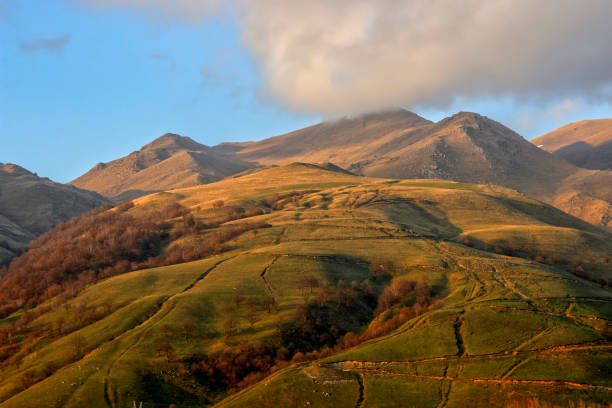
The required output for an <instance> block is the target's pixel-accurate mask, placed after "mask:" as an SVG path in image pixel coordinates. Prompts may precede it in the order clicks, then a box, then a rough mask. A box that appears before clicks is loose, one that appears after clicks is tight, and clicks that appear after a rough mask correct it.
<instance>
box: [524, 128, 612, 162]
mask: <svg viewBox="0 0 612 408" xmlns="http://www.w3.org/2000/svg"><path fill="white" fill-rule="evenodd" d="M531 143H533V144H534V145H536V146H538V147H540V148H541V149H543V150H546V151H547V152H551V153H553V154H555V155H557V156H559V157H562V158H564V159H565V160H567V161H568V162H570V163H573V164H575V165H576V166H578V167H583V168H586V169H592V170H612V119H595V120H581V121H578V122H573V123H569V124H567V125H565V126H562V127H560V128H559V129H556V130H553V131H552V132H549V133H547V134H545V135H542V136H540V137H537V138H535V139H533V140H532V141H531Z"/></svg>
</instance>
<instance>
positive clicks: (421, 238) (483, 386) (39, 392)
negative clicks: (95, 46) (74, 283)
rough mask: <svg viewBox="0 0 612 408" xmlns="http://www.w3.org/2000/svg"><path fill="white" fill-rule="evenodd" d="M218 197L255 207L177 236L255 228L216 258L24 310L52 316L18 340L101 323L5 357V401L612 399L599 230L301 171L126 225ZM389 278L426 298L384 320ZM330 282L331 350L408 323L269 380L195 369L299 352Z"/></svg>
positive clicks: (511, 202) (489, 192)
mask: <svg viewBox="0 0 612 408" xmlns="http://www.w3.org/2000/svg"><path fill="white" fill-rule="evenodd" d="M313 180H314V181H313ZM271 199H272V200H271ZM219 200H223V204H222V205H223V206H225V207H229V206H235V207H239V208H243V209H245V211H248V210H249V209H253V208H256V209H258V210H259V211H257V212H253V214H254V215H252V216H244V217H242V218H239V219H235V220H232V221H227V222H226V223H224V224H222V225H220V226H218V227H215V228H216V229H215V230H212V231H209V230H207V231H205V232H202V233H198V234H194V235H193V236H188V237H183V238H181V240H182V241H181V242H192V243H198V242H202V241H205V240H206V239H207V234H209V233H214V232H215V231H216V230H222V229H223V228H228V227H229V226H236V225H241V224H245V223H255V222H257V223H259V224H257V225H262V227H260V228H257V229H251V230H248V231H247V232H244V233H243V234H241V235H239V236H237V237H235V238H233V239H232V240H231V241H229V242H228V244H229V247H228V248H227V249H226V250H225V251H223V252H221V253H219V254H217V255H214V256H210V257H208V258H205V259H202V260H198V261H194V262H187V263H182V264H176V265H171V266H165V267H159V268H153V269H144V270H139V271H135V272H130V273H126V274H123V275H119V276H115V277H112V278H109V279H106V280H102V281H100V282H97V283H95V284H93V285H90V286H88V287H87V288H86V289H85V290H83V291H82V292H80V293H79V294H78V295H77V296H76V297H74V298H70V299H68V300H65V299H59V298H57V299H52V300H50V301H48V302H47V303H46V304H45V305H40V306H38V307H45V306H53V307H49V310H48V311H47V312H45V313H42V314H40V316H38V317H37V318H36V319H35V320H33V321H31V322H29V323H28V324H29V327H31V328H32V330H34V328H35V327H54V325H59V324H60V322H62V321H64V320H65V319H70V318H74V316H75V315H74V311H75V310H79V308H83V307H87V308H89V309H95V310H98V309H99V310H101V311H104V312H103V313H102V312H101V314H100V318H99V319H97V320H96V321H95V322H91V323H88V324H86V325H83V326H82V327H80V328H78V329H76V330H74V331H72V332H70V333H62V334H53V333H54V332H45V333H47V334H45V335H41V336H34V335H31V336H22V338H19V339H15V340H14V342H15V344H17V345H18V347H16V348H15V350H16V351H15V352H16V353H19V356H18V358H14V359H12V360H9V362H8V363H5V364H4V365H3V366H2V369H1V371H0V401H2V402H1V403H0V407H2V408H4V407H41V406H45V407H60V406H62V407H81V406H88V407H131V406H132V404H133V402H134V401H137V402H140V401H143V402H144V404H143V407H167V406H168V405H169V404H171V403H175V404H176V406H178V407H196V406H205V405H214V404H218V406H219V407H244V406H249V407H269V406H277V407H292V406H295V407H303V406H316V407H326V406H328V407H397V406H402V407H409V406H415V407H463V406H470V407H480V406H482V407H496V406H500V407H503V406H507V405H508V404H512V403H521V401H529V400H530V399H533V398H537V399H538V400H539V401H542V402H545V403H556V404H559V405H562V406H563V405H567V404H568V403H569V402H568V401H572V402H576V403H577V402H580V401H583V402H585V403H589V404H601V405H604V404H607V403H609V402H610V401H611V400H612V353H611V351H612V290H611V288H610V287H609V286H607V285H606V284H605V281H606V280H608V282H609V279H610V278H612V265H611V264H610V263H609V258H607V257H606V255H608V254H612V236H611V235H610V234H607V233H605V232H603V231H600V230H598V229H596V228H595V227H593V226H591V225H589V224H586V223H584V222H582V221H580V220H578V219H576V218H573V217H571V216H569V215H566V214H564V213H562V212H560V211H558V210H556V209H554V208H552V207H550V206H548V205H545V204H542V203H540V202H538V201H535V200H531V199H529V198H526V197H524V196H522V195H521V194H519V193H517V192H515V191H513V190H509V189H504V188H500V187H496V186H483V185H471V184H461V183H453V182H448V181H435V180H434V181H432V180H426V181H422V180H403V181H398V180H384V179H370V178H363V177H357V176H353V175H350V174H347V173H345V172H342V171H340V170H339V169H336V168H333V167H329V166H327V167H326V166H315V165H304V164H294V165H290V166H284V167H276V168H270V169H264V170H258V171H251V172H247V173H245V174H242V175H239V176H236V177H235V178H231V179H227V180H223V181H221V182H218V183H214V184H210V185H205V186H200V187H193V188H188V189H181V190H172V191H169V192H165V193H158V194H153V195H151V196H146V197H142V198H139V199H136V200H135V201H134V204H135V206H134V207H133V208H131V209H130V210H129V212H130V213H131V214H133V215H134V216H140V215H143V214H146V213H147V212H149V211H151V210H152V209H155V208H160V207H162V206H165V205H168V204H172V203H179V204H181V205H182V206H184V207H186V208H188V209H189V210H190V212H191V214H193V215H194V216H195V217H196V218H197V219H199V220H202V221H203V222H207V221H209V220H210V219H213V218H214V217H216V216H217V215H218V212H219V211H221V210H220V209H219V207H220V206H221V205H220V204H218V201H219ZM266 200H267V201H266ZM271 202H272V203H273V204H270V203H271ZM215 203H217V204H215ZM266 203H267V204H266ZM111 211H112V210H111ZM174 244H177V243H173V244H171V245H174ZM577 254H578V255H579V256H580V258H581V259H580V260H579V261H577V260H576V257H577ZM577 262H579V264H580V265H579V266H580V269H581V270H582V272H583V273H582V274H580V273H578V274H577V273H576V272H575V268H576V266H577ZM304 278H309V279H310V281H309V282H311V283H310V286H308V283H305V281H304ZM401 281H410V282H414V283H416V284H417V287H425V288H426V289H423V291H425V292H426V293H427V294H428V295H427V296H428V299H429V300H428V301H427V302H425V301H422V300H419V296H420V295H419V292H418V290H414V292H409V293H408V295H407V296H405V297H404V298H401V299H399V298H398V299H396V300H395V301H394V302H390V303H389V304H387V305H386V306H385V308H381V299H382V297H383V296H382V294H384V293H385V288H388V287H391V286H392V285H395V284H397V285H399V283H398V282H400V283H401ZM312 282H316V284H315V283H312ZM418 285H420V286H418ZM413 286H414V285H413ZM364 288H367V290H366V289H364ZM340 289H342V290H343V291H344V292H343V293H348V294H354V297H355V299H354V301H355V303H354V304H351V305H349V306H346V308H347V309H346V310H351V311H353V312H351V313H345V314H344V315H342V316H341V317H338V316H335V317H334V319H336V320H334V325H333V327H332V326H330V327H329V332H330V333H331V334H330V336H331V338H333V339H334V341H336V340H338V342H340V341H341V339H342V338H343V336H344V337H346V336H345V333H347V332H353V333H355V334H356V335H359V334H360V333H363V332H366V331H367V330H368V329H370V330H373V328H375V327H379V326H381V325H383V324H384V323H385V322H386V321H390V320H392V319H394V318H398V316H400V315H401V314H402V313H404V312H405V311H406V310H410V311H411V312H410V313H413V314H411V315H410V316H409V318H405V319H404V320H403V321H402V323H401V324H399V325H398V327H397V328H395V329H392V330H387V331H386V332H381V333H380V335H378V336H370V337H371V338H369V339H368V340H366V341H363V342H361V343H360V344H357V345H356V346H353V347H349V346H348V345H347V346H346V347H336V349H334V352H333V353H327V355H324V354H322V353H320V354H318V357H319V359H317V360H314V361H304V360H308V358H307V357H306V358H297V357H296V356H295V355H294V356H293V358H291V356H289V358H286V359H285V361H288V362H286V363H284V364H281V363H279V362H278V361H280V360H282V359H281V358H280V357H278V356H279V355H280V354H278V355H277V357H275V358H277V359H278V361H277V363H276V365H275V366H274V368H273V369H271V370H270V371H269V372H266V374H268V373H271V374H270V375H268V376H267V377H266V378H264V379H263V380H261V381H258V382H257V381H256V380H258V379H259V378H257V379H255V380H253V381H251V383H253V382H255V384H254V385H252V386H250V387H248V388H246V389H244V390H242V391H240V392H230V390H229V389H228V388H227V387H222V386H219V385H218V384H217V385H215V384H213V383H210V381H208V380H206V378H203V377H202V374H201V372H199V371H197V370H196V367H197V364H196V363H194V361H200V360H197V359H198V358H201V357H198V356H201V355H214V354H215V353H220V352H223V351H224V350H227V349H231V348H232V347H237V346H239V345H244V344H247V343H253V342H261V343H265V344H269V345H272V346H273V347H275V349H278V350H281V348H284V349H289V350H294V351H303V352H304V353H303V354H307V353H306V352H307V351H308V350H306V349H303V350H302V349H300V345H299V344H297V343H296V341H295V339H294V340H291V338H290V340H291V341H290V340H287V338H288V337H287V335H286V333H287V332H286V331H284V330H286V329H285V327H287V325H291V324H297V325H299V323H300V321H299V319H300V317H299V316H300V315H299V313H298V311H299V310H302V309H303V308H305V307H311V308H314V309H313V310H318V311H320V310H323V309H321V308H322V306H321V305H322V304H324V305H327V304H329V303H324V302H327V300H325V301H324V300H321V299H322V296H323V295H324V294H325V293H326V292H325V291H326V290H327V291H330V293H332V294H333V293H336V292H334V290H340ZM364 293H368V294H369V296H374V299H375V300H376V298H378V306H377V307H376V309H374V307H372V308H370V309H368V308H367V307H365V306H363V302H362V299H361V298H360V296H361V295H362V294H364ZM330 296H332V295H330ZM351 296H353V295H351ZM349 297H350V296H349ZM317 302H318V303H317ZM317 304H318V306H317ZM309 305H310V306H309ZM374 306H376V304H375V305H374ZM317 307H319V309H317ZM351 308H352V309H351ZM325 310H328V309H325ZM342 310H344V309H342ZM21 314H23V311H20V312H18V313H16V314H14V315H12V316H10V317H8V318H7V319H5V320H4V321H2V322H0V327H1V326H2V324H5V323H8V322H11V321H16V320H17V319H19V318H20V316H21ZM321 316H325V315H324V314H322V315H321ZM334 331H335V332H334ZM333 333H336V334H333ZM160 344H161V346H160ZM292 347H293V349H292ZM318 351H320V350H317V352H318ZM279 353H280V352H279ZM75 356H77V357H75ZM283 367H284V368H283ZM40 373H44V375H40ZM198 373H200V374H198ZM32 378H35V379H34V380H31V379H32ZM28 379H30V381H27V380H28Z"/></svg>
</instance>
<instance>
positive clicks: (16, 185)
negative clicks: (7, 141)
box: [0, 163, 109, 262]
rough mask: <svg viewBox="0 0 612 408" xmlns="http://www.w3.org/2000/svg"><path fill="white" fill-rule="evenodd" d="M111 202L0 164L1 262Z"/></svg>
mask: <svg viewBox="0 0 612 408" xmlns="http://www.w3.org/2000/svg"><path fill="white" fill-rule="evenodd" d="M107 203H109V201H108V200H107V199H105V198H104V197H102V196H100V195H99V194H97V193H95V192H93V191H86V190H82V189H79V188H77V187H74V186H71V185H67V184H61V183H56V182H54V181H52V180H50V179H48V178H42V177H38V176H37V175H36V174H35V173H32V172H30V171H29V170H27V169H25V168H23V167H21V166H19V165H16V164H12V163H0V241H1V242H0V262H3V261H6V260H8V259H9V258H10V257H12V256H13V255H14V254H15V253H16V251H18V250H19V248H24V247H26V246H27V244H28V243H29V242H30V241H31V240H33V239H34V238H36V237H38V236H40V235H41V234H43V233H44V232H47V231H49V230H50V229H51V228H53V227H54V226H55V225H56V224H57V223H59V222H63V221H67V220H69V219H70V218H72V217H74V216H76V215H79V214H82V213H84V212H87V211H89V210H92V209H93V208H95V207H98V206H100V205H103V204H107Z"/></svg>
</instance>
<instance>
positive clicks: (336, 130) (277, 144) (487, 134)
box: [72, 109, 612, 227]
mask: <svg viewBox="0 0 612 408" xmlns="http://www.w3.org/2000/svg"><path fill="white" fill-rule="evenodd" d="M296 161H299V162H307V163H323V162H330V163H333V164H335V165H338V166H340V167H342V168H344V169H347V170H349V171H351V172H353V173H355V174H359V175H365V176H372V177H389V178H402V179H412V178H438V179H447V180H455V181H462V182H470V183H484V184H496V185H501V186H505V187H510V188H514V189H517V190H519V191H521V192H523V193H525V194H527V195H530V196H532V197H534V198H537V199H540V200H543V201H546V202H548V203H551V204H553V205H555V206H557V207H558V208H560V209H562V210H564V211H568V212H570V213H571V214H574V215H577V216H579V217H581V218H583V219H585V220H588V221H589V222H591V223H593V224H595V225H598V226H603V227H610V226H611V225H612V223H611V222H612V171H603V172H597V171H593V170H587V169H581V168H578V167H576V166H574V165H572V164H571V163H568V162H567V161H565V160H563V159H562V158H560V157H557V156H555V155H552V154H550V153H548V152H546V151H544V150H542V149H539V148H537V147H536V146H534V145H532V144H531V143H529V142H528V141H526V140H525V139H524V138H522V137H521V136H520V135H518V134H517V133H516V132H514V131H512V130H511V129H509V128H507V127H505V126H503V125H502V124H500V123H498V122H495V121H493V120H491V119H489V118H487V117H484V116H481V115H478V114H475V113H469V112H461V113H458V114H456V115H454V116H452V117H449V118H446V119H443V120H441V121H439V122H437V123H433V122H431V121H429V120H427V119H424V118H422V117H420V116H418V115H416V114H414V113H411V112H408V111H405V110H402V109H395V110H390V111H383V112H378V113H372V114H367V115H362V116H358V117H353V118H343V119H338V120H335V121H329V122H323V123H319V124H317V125H314V126H310V127H307V128H304V129H300V130H296V131H294V132H291V133H288V134H285V135H281V136H276V137H272V138H269V139H265V140H261V141H257V142H245V143H222V144H220V145H218V146H214V147H207V146H204V145H200V144H198V143H196V142H194V141H193V140H191V139H189V138H186V137H181V136H177V135H165V136H163V137H161V138H159V139H157V140H155V141H154V142H153V143H151V144H149V145H147V146H145V147H143V148H142V149H141V150H139V151H137V152H134V153H132V154H130V155H129V156H126V157H124V158H121V159H118V160H115V161H113V162H110V163H107V164H99V165H97V166H96V167H94V168H93V169H92V170H90V171H89V172H88V173H87V174H85V175H83V176H81V177H79V178H78V179H76V180H74V181H73V182H72V183H73V184H74V185H76V186H79V187H82V188H87V189H92V190H95V191H98V192H99V193H101V194H103V195H105V196H107V197H112V198H113V199H115V200H121V199H126V198H132V197H136V196H140V195H143V194H146V193H147V192H151V191H158V190H164V189H171V188H180V187H187V186H193V185H198V184H204V183H208V182H211V181H215V180H219V179H222V178H224V177H227V176H229V175H232V174H235V173H238V172H241V171H243V170H245V169H248V168H253V167H257V166H270V165H283V164H288V163H292V162H296Z"/></svg>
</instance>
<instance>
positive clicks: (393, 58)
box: [80, 0, 612, 115]
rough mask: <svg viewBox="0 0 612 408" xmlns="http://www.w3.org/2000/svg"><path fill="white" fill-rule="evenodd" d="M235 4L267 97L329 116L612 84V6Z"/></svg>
mask: <svg viewBox="0 0 612 408" xmlns="http://www.w3.org/2000/svg"><path fill="white" fill-rule="evenodd" d="M80 1H83V2H88V3H94V4H97V5H109V6H127V7H130V8H133V9H141V10H145V11H146V12H147V13H153V14H161V15H164V16H168V17H173V18H182V19H185V20H188V21H196V20H197V19H202V18H205V17H206V16H207V15H210V13H214V12H216V11H218V10H220V9H221V8H223V6H222V5H220V3H221V2H220V0H219V1H217V0H208V1H197V0H183V1H181V0H175V1H170V0H166V1H162V0H124V1H119V0H80ZM224 4H227V3H224ZM230 4H232V5H237V7H233V6H230V8H231V10H232V12H234V13H236V14H235V15H236V18H237V21H238V23H239V24H240V25H241V27H242V30H243V31H242V32H243V41H244V44H245V45H246V46H247V48H248V49H249V50H250V51H251V52H252V54H253V56H254V57H255V59H256V60H257V62H258V66H259V68H260V70H261V73H262V77H263V82H264V85H265V90H266V93H267V94H268V95H269V96H271V97H273V98H275V99H277V100H279V101H281V102H282V103H284V104H285V105H287V106H289V107H290V108H292V109H294V110H297V111H308V112H317V113H323V114H330V115H333V114H340V113H350V112H360V111H367V110H373V109H379V108H382V107H386V106H392V105H402V106H414V105H420V106H445V105H446V104H448V103H450V102H452V101H453V99H455V98H457V97H463V98H481V97H487V98H495V97H498V96H508V95H514V96H516V97H518V98H536V99H537V98H539V99H541V100H542V104H543V105H545V104H548V103H550V102H551V101H553V100H559V99H560V98H569V99H572V98H578V97H580V98H584V99H589V98H596V97H602V91H601V90H602V89H610V87H609V86H610V85H611V84H612V41H610V21H612V1H609V0H584V1H576V0H538V1H532V0H514V1H508V0H463V1H460V2H459V1H455V0H413V1H407V0H406V1H401V0H380V1H375V0H351V1H346V0H309V1H305V2H300V1H289V0H242V1H240V0H236V1H235V2H230ZM560 109H561V108H560ZM551 114H554V112H551Z"/></svg>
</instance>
